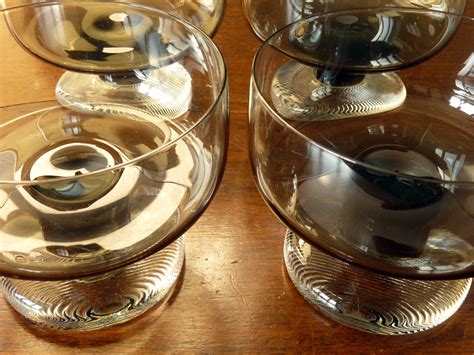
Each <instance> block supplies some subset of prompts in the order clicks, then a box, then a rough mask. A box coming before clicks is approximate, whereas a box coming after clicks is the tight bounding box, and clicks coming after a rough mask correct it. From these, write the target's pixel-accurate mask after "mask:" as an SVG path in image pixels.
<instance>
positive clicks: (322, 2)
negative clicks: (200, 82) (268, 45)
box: [242, 0, 467, 40]
mask: <svg viewBox="0 0 474 355" xmlns="http://www.w3.org/2000/svg"><path fill="white" fill-rule="evenodd" d="M466 1H467V0H316V1H315V0H242V9H243V12H244V14H245V16H246V17H247V20H248V21H249V23H250V26H251V27H252V29H253V31H254V32H255V34H256V35H257V36H258V37H259V38H260V39H261V40H265V39H267V38H268V37H269V36H270V35H272V34H273V33H275V32H276V31H277V30H279V29H280V28H282V27H285V26H286V25H289V24H290V23H292V22H294V21H297V20H300V19H302V18H305V17H310V16H314V15H317V14H321V13H324V12H332V11H340V10H350V9H354V10H355V9H362V8H375V7H413V8H421V9H429V10H436V11H443V12H450V13H456V14H462V13H463V12H464V8H465V7H466Z"/></svg>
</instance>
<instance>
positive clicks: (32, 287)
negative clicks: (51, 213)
mask: <svg viewBox="0 0 474 355" xmlns="http://www.w3.org/2000/svg"><path fill="white" fill-rule="evenodd" d="M183 263H184V237H180V238H179V239H177V240H176V241H175V242H173V243H172V244H170V245H169V246H167V247H166V248H164V249H162V250H161V251H159V252H157V253H156V254H154V255H152V256H150V257H148V258H145V259H143V260H141V261H138V262H136V263H134V264H131V265H128V266H126V267H124V268H121V269H118V270H115V271H111V272H108V273H105V274H102V275H98V276H93V277H85V278H81V279H75V280H67V281H47V282H45V281H28V280H17V279H11V278H2V279H1V282H0V285H1V290H2V292H3V296H4V298H5V299H6V300H7V301H8V302H9V303H10V305H11V306H12V307H13V308H14V309H15V310H17V311H18V312H19V313H20V314H22V315H23V316H24V317H26V318H27V319H29V320H31V321H33V322H35V323H39V324H42V325H45V326H49V327H53V328H60V329H72V330H94V329H99V328H105V327H109V326H112V325H116V324H119V323H123V322H126V321H128V320H131V319H132V318H135V317H137V316H139V315H140V314H142V313H143V312H145V311H147V310H148V309H150V308H151V307H153V306H157V305H159V304H163V303H165V302H166V300H167V299H168V297H167V296H169V295H171V293H172V291H173V289H174V286H175V284H176V282H177V280H178V277H179V275H180V272H181V269H182V267H183Z"/></svg>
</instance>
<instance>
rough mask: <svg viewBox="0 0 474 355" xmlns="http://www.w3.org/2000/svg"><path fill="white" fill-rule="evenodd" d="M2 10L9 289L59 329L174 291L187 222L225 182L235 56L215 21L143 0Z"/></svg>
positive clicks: (135, 308)
mask: <svg viewBox="0 0 474 355" xmlns="http://www.w3.org/2000/svg"><path fill="white" fill-rule="evenodd" d="M1 12H2V15H3V18H4V20H5V21H4V22H3V23H2V31H1V33H2V53H5V54H6V59H5V61H4V65H3V66H2V86H3V88H2V92H4V93H5V95H3V94H2V105H1V113H2V114H1V118H0V120H1V121H0V122H1V124H0V136H1V144H0V166H1V169H0V171H1V173H0V174H1V175H0V221H1V223H0V235H1V238H0V240H1V247H0V273H1V274H2V275H3V276H4V277H3V278H2V284H1V285H2V289H3V294H4V297H5V298H6V299H7V301H8V302H9V303H10V304H11V305H12V306H13V307H14V308H15V309H16V310H18V311H19V312H20V313H21V314H23V315H24V316H26V317H27V318H29V319H31V320H33V321H35V322H37V323H40V324H45V325H48V326H52V327H57V328H63V329H77V330H89V329H97V328H102V327H105V326H110V325H113V324H117V323H121V322H124V321H127V320H129V319H131V318H133V317H135V316H137V315H139V314H141V313H143V312H144V311H145V310H147V309H149V308H150V307H152V306H154V305H157V304H160V303H163V302H164V301H165V300H166V296H167V295H169V293H170V291H171V290H172V289H173V287H174V285H175V283H176V281H177V279H178V276H179V274H180V271H181V269H182V267H183V260H184V242H183V237H182V235H183V233H184V232H185V231H186V230H187V229H188V228H189V227H191V225H192V224H193V223H194V222H195V221H196V220H197V219H198V218H199V216H200V215H201V214H202V213H203V212H204V210H205V208H206V207H207V206H208V204H209V203H210V201H211V199H212V197H213V195H214V193H215V192H216V190H217V187H218V185H219V183H220V180H221V177H222V173H223V169H224V164H225V157H226V151H227V131H228V93H227V79H226V75H227V74H226V69H225V64H224V61H223V58H222V56H221V54H220V52H219V50H218V48H217V47H216V46H215V45H214V44H213V42H212V41H211V40H210V39H209V37H207V36H206V35H205V34H204V33H203V32H202V31H200V30H198V29H197V28H195V27H193V26H192V25H190V24H188V23H186V22H184V21H182V20H180V19H178V18H176V17H174V16H173V15H170V14H167V13H165V12H163V11H161V10H157V9H154V8H150V7H146V6H142V5H132V4H125V3H118V2H107V4H105V3H100V2H99V3H96V2H78V3H75V2H74V3H73V2H65V3H58V2H41V3H37V4H28V5H22V6H15V7H10V8H3V9H2V10H1ZM81 28H87V30H81V31H79V30H78V29H81ZM63 30H64V31H63ZM59 34H62V35H63V37H58V35H59ZM78 34H80V35H79V36H78ZM76 46H79V47H81V46H82V47H81V48H82V49H81V50H79V49H78V48H79V47H76ZM31 54H33V56H32V55H31ZM64 69H67V70H68V71H67V74H68V75H67V76H65V75H64V74H63V72H64ZM76 75H77V76H78V77H76ZM65 78H66V79H65ZM74 78H76V80H73V79H74ZM58 82H59V84H58ZM84 83H88V84H87V85H85V84H84Z"/></svg>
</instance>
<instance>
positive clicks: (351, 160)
mask: <svg viewBox="0 0 474 355" xmlns="http://www.w3.org/2000/svg"><path fill="white" fill-rule="evenodd" d="M376 10H386V11H387V10H401V11H405V10H410V11H411V12H418V13H426V12H429V13H433V14H439V13H441V14H445V15H449V16H453V17H457V18H459V19H461V20H467V21H471V22H470V23H472V24H474V17H471V16H465V15H462V14H455V13H452V12H445V11H437V10H429V9H419V8H410V7H392V6H390V7H380V6H379V7H371V8H360V9H351V10H338V11H330V12H325V13H321V14H317V15H314V16H309V17H305V18H301V19H298V20H296V21H293V22H291V23H290V24H288V25H286V26H284V27H282V28H280V29H279V30H278V31H276V32H275V33H273V34H272V35H271V36H269V37H268V38H267V39H266V40H265V41H263V42H262V44H261V45H260V47H259V48H258V50H257V52H256V54H255V56H254V58H253V62H252V70H251V78H250V81H251V86H254V87H255V88H256V89H257V94H258V95H259V97H260V98H261V100H262V102H263V104H264V106H265V108H266V110H267V111H268V112H270V114H271V116H272V117H273V120H275V121H277V122H278V123H279V124H280V125H281V126H283V127H284V128H285V129H289V130H290V131H291V132H293V134H296V135H297V136H299V137H300V138H302V139H303V140H304V141H306V142H307V143H309V144H311V145H312V146H315V147H317V148H318V149H321V150H323V151H324V152H326V153H328V154H330V155H332V156H334V157H336V158H338V159H341V160H343V161H345V162H346V163H350V164H353V165H357V166H362V167H364V168H367V169H370V170H372V171H376V172H380V173H382V174H386V175H390V176H396V177H400V178H405V179H410V180H415V181H423V182H429V183H432V184H443V185H448V186H453V185H454V186H467V187H474V181H470V180H468V181H462V180H443V179H440V178H433V179H429V178H423V177H418V176H414V175H409V174H404V173H400V172H395V171H392V170H388V169H384V168H380V167H377V166H374V165H371V164H367V163H365V162H363V161H360V160H357V159H354V158H350V157H347V156H345V155H343V154H341V153H337V152H336V151H334V150H332V149H329V148H327V147H325V146H323V145H321V144H319V143H317V142H315V141H314V140H312V139H311V138H309V137H307V136H306V135H305V134H303V133H301V132H300V131H299V130H298V129H296V128H294V127H293V126H292V125H290V124H289V123H288V122H286V120H285V119H284V118H283V117H282V116H281V115H280V114H279V113H278V112H276V111H275V110H274V109H273V108H272V107H271V105H270V104H269V103H268V102H267V100H266V98H265V96H264V95H263V92H262V88H261V87H260V85H259V83H258V82H257V80H255V78H256V77H257V75H256V73H257V65H258V64H259V61H260V59H261V58H260V57H261V56H262V54H263V52H264V50H265V49H266V48H269V47H271V48H273V49H274V50H276V51H278V52H280V53H282V54H283V55H284V56H286V57H288V58H290V59H292V60H296V59H295V58H294V57H291V56H289V55H288V54H286V53H284V52H283V51H281V50H280V49H278V47H276V46H273V45H272V40H274V38H275V37H277V36H279V35H280V34H281V33H283V32H285V31H286V30H288V29H289V28H290V27H292V26H294V25H297V24H298V23H304V22H307V21H311V20H313V19H317V18H321V17H327V16H329V15H334V14H351V13H353V12H354V11H376ZM436 54H437V53H436ZM436 54H435V55H436ZM374 74H375V73H374ZM250 95H252V93H250Z"/></svg>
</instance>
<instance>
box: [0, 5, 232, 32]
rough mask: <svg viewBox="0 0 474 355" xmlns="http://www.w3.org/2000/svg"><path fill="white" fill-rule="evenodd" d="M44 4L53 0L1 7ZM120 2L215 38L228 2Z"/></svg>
mask: <svg viewBox="0 0 474 355" xmlns="http://www.w3.org/2000/svg"><path fill="white" fill-rule="evenodd" d="M89 1H90V0H89ZM2 2H3V3H2ZM42 2H43V3H45V2H51V0H2V1H0V7H2V6H3V7H13V6H19V5H28V4H31V3H42ZM56 2H58V3H62V4H67V3H76V4H77V3H79V2H88V0H57V1H56ZM95 2H109V0H95ZM117 2H118V1H117ZM120 2H124V3H130V4H141V5H145V6H149V7H153V8H157V9H160V10H162V11H166V12H167V13H170V14H173V15H176V16H178V17H179V18H182V19H183V20H186V21H188V22H190V23H192V24H193V25H194V26H196V27H198V28H200V29H201V30H203V31H204V32H205V33H206V34H207V35H208V36H210V37H212V36H214V35H215V34H216V32H217V31H218V29H219V25H220V23H221V21H222V18H223V17H224V11H225V5H226V0H121V1H120Z"/></svg>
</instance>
